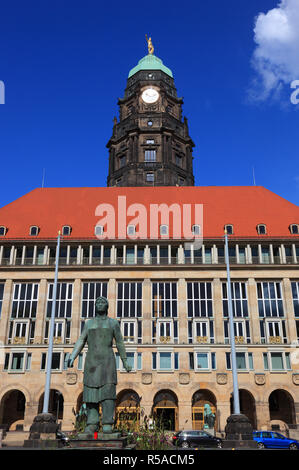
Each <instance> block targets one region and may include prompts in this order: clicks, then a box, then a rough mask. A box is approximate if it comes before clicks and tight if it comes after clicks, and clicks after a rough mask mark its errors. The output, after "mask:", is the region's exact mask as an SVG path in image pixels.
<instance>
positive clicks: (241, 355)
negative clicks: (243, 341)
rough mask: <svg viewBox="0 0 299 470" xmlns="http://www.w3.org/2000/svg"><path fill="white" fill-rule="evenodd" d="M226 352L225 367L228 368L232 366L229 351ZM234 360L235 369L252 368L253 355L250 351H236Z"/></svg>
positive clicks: (246, 369) (245, 369)
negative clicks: (235, 363)
mask: <svg viewBox="0 0 299 470" xmlns="http://www.w3.org/2000/svg"><path fill="white" fill-rule="evenodd" d="M225 354H226V367H227V369H228V370H230V369H231V368H232V365H231V364H232V362H231V353H225ZM236 361H237V370H240V371H242V370H244V371H248V370H253V356H252V353H246V352H237V353H236Z"/></svg>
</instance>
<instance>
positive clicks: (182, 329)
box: [177, 279, 188, 344]
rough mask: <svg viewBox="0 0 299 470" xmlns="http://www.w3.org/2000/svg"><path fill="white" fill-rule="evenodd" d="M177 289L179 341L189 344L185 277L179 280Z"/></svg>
mask: <svg viewBox="0 0 299 470" xmlns="http://www.w3.org/2000/svg"><path fill="white" fill-rule="evenodd" d="M177 289H178V336H179V343H183V344H188V318H187V285H186V280H185V279H179V280H178V283H177Z"/></svg>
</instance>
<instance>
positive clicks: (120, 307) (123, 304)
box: [117, 282, 142, 318]
mask: <svg viewBox="0 0 299 470" xmlns="http://www.w3.org/2000/svg"><path fill="white" fill-rule="evenodd" d="M117 316H118V317H120V318H122V317H123V318H137V317H141V316H142V283H141V282H118V284H117Z"/></svg>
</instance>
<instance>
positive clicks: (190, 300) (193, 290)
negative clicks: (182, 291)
mask: <svg viewBox="0 0 299 470" xmlns="http://www.w3.org/2000/svg"><path fill="white" fill-rule="evenodd" d="M187 306H188V317H189V318H190V317H212V316H213V297H212V283H211V282H187Z"/></svg>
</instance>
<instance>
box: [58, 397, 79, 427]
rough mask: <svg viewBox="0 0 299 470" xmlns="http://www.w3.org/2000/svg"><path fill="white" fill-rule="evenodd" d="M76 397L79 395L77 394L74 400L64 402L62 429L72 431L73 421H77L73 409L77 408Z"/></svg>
mask: <svg viewBox="0 0 299 470" xmlns="http://www.w3.org/2000/svg"><path fill="white" fill-rule="evenodd" d="M76 399H77V397H76V396H75V397H74V401H71V402H66V401H64V403H63V420H62V425H61V430H62V431H71V430H72V429H74V425H73V423H74V422H75V416H74V413H73V411H72V409H73V408H76Z"/></svg>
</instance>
